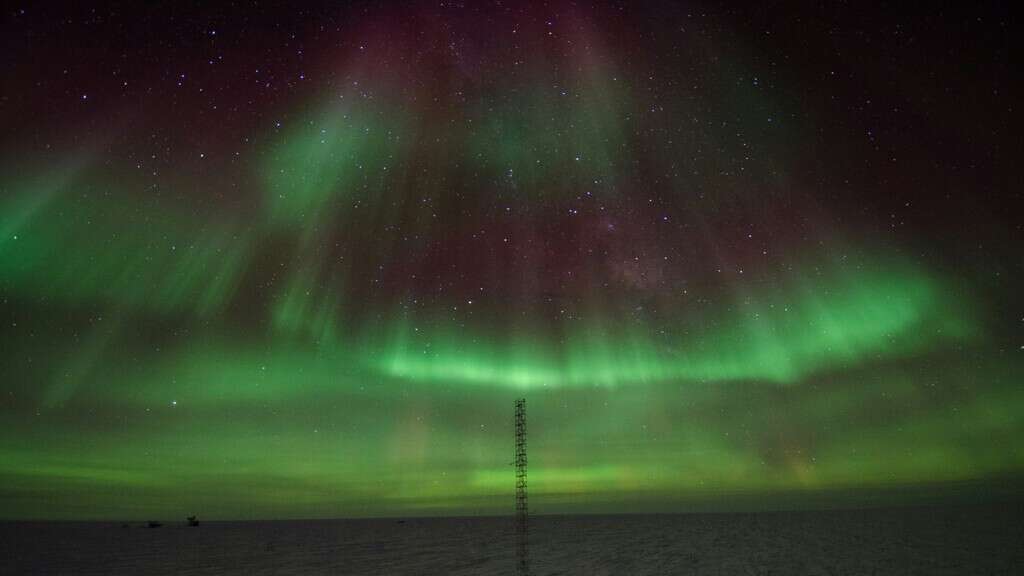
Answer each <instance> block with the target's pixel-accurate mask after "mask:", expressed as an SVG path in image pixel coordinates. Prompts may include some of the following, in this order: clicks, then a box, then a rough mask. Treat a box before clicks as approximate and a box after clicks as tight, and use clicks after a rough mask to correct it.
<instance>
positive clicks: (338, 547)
mask: <svg viewBox="0 0 1024 576" xmlns="http://www.w3.org/2000/svg"><path fill="white" fill-rule="evenodd" d="M1021 512H1022V510H1021V508H1020V506H1018V505H1002V506H985V507H952V508H904V509H888V510H866V511H837V512H831V511H830V512H780V513H759V514H692V515H645V516H641V515H636V516H537V517H533V518H531V523H530V537H529V573H530V574H535V575H548V574H623V575H640V574H701V575H723V576H727V575H734V574H735V575H768V574H773V575H780V576H789V575H798V574H821V575H826V574H827V575H862V574H863V575H873V574H927V575H941V574H971V575H982V576H983V575H1010V574H1020V573H1022V572H1019V571H1018V570H1024V568H1021V567H1022V566H1024V551H1022V550H1024V546H1022V544H1024V519H1022V515H1021ZM512 528H513V525H512V521H511V518H434V519H408V520H406V521H404V522H399V521H398V520H394V519H388V520H338V521H288V522H203V523H202V525H201V526H200V527H198V528H189V527H186V526H185V523H184V521H180V522H173V523H167V524H165V525H164V526H163V527H161V528H156V529H149V528H146V527H145V525H144V524H139V523H133V524H132V525H130V526H129V527H128V528H123V527H122V526H121V524H119V523H113V524H110V523H4V524H0V574H103V575H111V574H115V575H116V574H182V575H191V574H388V575H391V574H417V575H420V574H431V575H433V574H516V573H517V565H516V547H515V536H514V534H513V530H512Z"/></svg>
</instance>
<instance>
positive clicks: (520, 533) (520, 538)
mask: <svg viewBox="0 0 1024 576" xmlns="http://www.w3.org/2000/svg"><path fill="white" fill-rule="evenodd" d="M515 423H516V436H515V440H516V448H515V458H514V459H513V461H512V464H514V465H515V467H516V552H517V554H516V556H517V557H518V560H519V572H520V573H521V574H526V573H527V572H528V570H527V537H528V532H529V530H528V524H527V518H528V507H527V501H526V399H525V398H520V399H518V400H516V409H515Z"/></svg>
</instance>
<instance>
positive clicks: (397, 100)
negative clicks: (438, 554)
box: [0, 2, 1024, 519]
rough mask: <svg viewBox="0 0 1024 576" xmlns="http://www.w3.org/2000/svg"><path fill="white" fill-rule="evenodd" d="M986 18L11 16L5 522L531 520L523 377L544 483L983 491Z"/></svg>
mask: <svg viewBox="0 0 1024 576" xmlns="http://www.w3.org/2000/svg"><path fill="white" fill-rule="evenodd" d="M970 10H971V9H968V8H965V9H964V12H963V13H953V12H937V11H936V12H934V13H924V14H922V13H914V12H911V11H910V9H907V11H906V12H901V11H900V10H893V11H889V12H886V13H875V12H871V11H870V10H867V9H865V10H863V11H861V10H859V9H855V8H852V7H833V8H821V7H813V8H808V7H794V8H793V9H787V10H782V9H779V10H778V11H769V10H768V9H767V8H764V7H761V8H756V9H742V10H741V9H738V8H735V7H731V6H728V5H726V6H720V5H713V4H701V5H698V4H678V3H671V4H665V3H641V4H640V5H634V4H633V3H597V4H590V3H575V2H549V3H518V2H512V3H493V4H492V3H481V4H478V3H467V4H461V3H446V2H439V3H435V2H415V3H411V4H410V5H408V6H404V7H398V6H397V5H396V6H391V5H388V4H386V3H385V4H380V3H370V2H366V3H361V2H356V3H350V4H347V5H345V6H336V5H333V4H331V3H328V4H326V5H324V6H318V7H305V8H301V9H299V8H292V7H279V8H266V7H260V6H235V7H232V8H217V9H212V8H197V7H185V6H177V5H176V6H175V7H173V8H168V7H163V8H159V7H158V8H145V7H141V8H140V7H132V8H124V9H122V8H118V9H113V8H106V7H104V8H89V7H85V8H83V7H80V6H60V5H59V4H57V5H52V6H39V7H36V6H29V5H26V6H24V7H22V8H13V9H8V10H7V11H6V12H5V15H4V23H3V28H2V30H3V37H4V41H5V42H4V43H5V48H6V50H5V52H6V55H5V56H4V62H5V73H4V77H5V82H4V87H3V91H2V94H0V117H2V118H3V125H4V126H5V129H4V131H3V132H4V134H3V135H2V136H0V167H2V169H0V322H2V324H0V430H3V434H0V517H2V518H46V519H66V518H135V517H138V518H145V517H154V516H157V515H160V514H170V515H178V516H181V515H182V514H184V513H185V512H189V513H195V512H196V511H201V513H202V515H203V516H204V517H222V518H280V517H310V516H376V515H391V514H399V515H409V514H442V515H444V514H465V513H471V514H477V513H506V512H507V511H508V509H510V506H511V488H512V482H511V468H510V467H509V466H508V462H509V458H510V456H511V449H512V443H511V408H512V400H513V399H514V398H519V397H526V398H528V400H529V402H528V404H529V406H530V415H529V419H530V426H531V429H530V433H531V436H530V465H531V472H530V473H531V479H530V490H531V500H533V501H534V502H535V506H536V509H537V510H541V511H550V512H558V511H606V510H614V511H631V510H640V509H645V510H663V509H681V510H685V509H692V508H693V507H701V506H705V507H711V508H730V507H736V506H739V505H740V504H737V502H740V501H742V503H743V504H742V505H744V506H746V505H750V506H758V507H769V508H770V507H773V506H789V505H797V506H799V505H801V504H800V502H802V501H804V502H806V501H814V502H823V501H828V502H838V501H855V502H861V501H864V500H865V499H868V498H877V497H879V496H878V495H879V494H900V495H907V494H911V495H912V494H928V495H933V494H940V495H941V497H954V496H955V497H963V495H964V494H968V495H970V497H974V496H984V495H986V494H990V493H992V492H993V491H995V490H997V489H998V486H1001V485H1002V483H1004V482H1006V481H1007V480H1008V479H1009V480H1012V479H1014V478H1018V477H1019V476H1020V474H1021V471H1022V470H1024V452H1022V450H1021V448H1020V445H1021V442H1020V440H1021V438H1022V435H1024V412H1022V408H1024V392H1022V391H1021V388H1020V386H1019V384H1020V381H1021V377H1022V376H1024V339H1022V336H1021V330H1022V328H1024V306H1022V304H1021V303H1020V300H1019V297H1018V296H1017V293H1018V292H1019V291H1020V287H1021V283H1022V282H1021V281H1022V279H1024V269H1022V260H1021V258H1020V246H1021V241H1022V232H1024V230H1022V224H1021V221H1020V218H1018V217H1017V215H1018V214H1020V213H1022V212H1021V208H1024V204H1022V197H1021V193H1020V186H1019V177H1018V176H1017V171H1016V170H1015V169H1014V168H1015V167H1014V166H1012V165H1011V159H1012V158H1013V152H1014V151H1015V150H1016V148H1017V147H1019V143H1017V141H1016V139H1017V135H1016V132H1015V131H1014V130H1013V129H1011V126H1013V119H1014V116H1015V114H1016V110H1015V106H1014V104H1015V102H1014V100H1013V99H1012V97H1011V95H1010V90H1009V86H1008V84H1009V79H1010V59H1009V54H1008V34H1009V31H1008V29H1009V16H1008V14H1006V13H1005V10H999V9H991V10H987V9H978V11H977V12H970ZM951 38H952V40H951ZM965 487H966V488H965ZM951 494H952V495H953V496H951ZM900 497H901V498H902V497H903V496H900ZM805 498H806V499H808V500H803V499H805Z"/></svg>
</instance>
